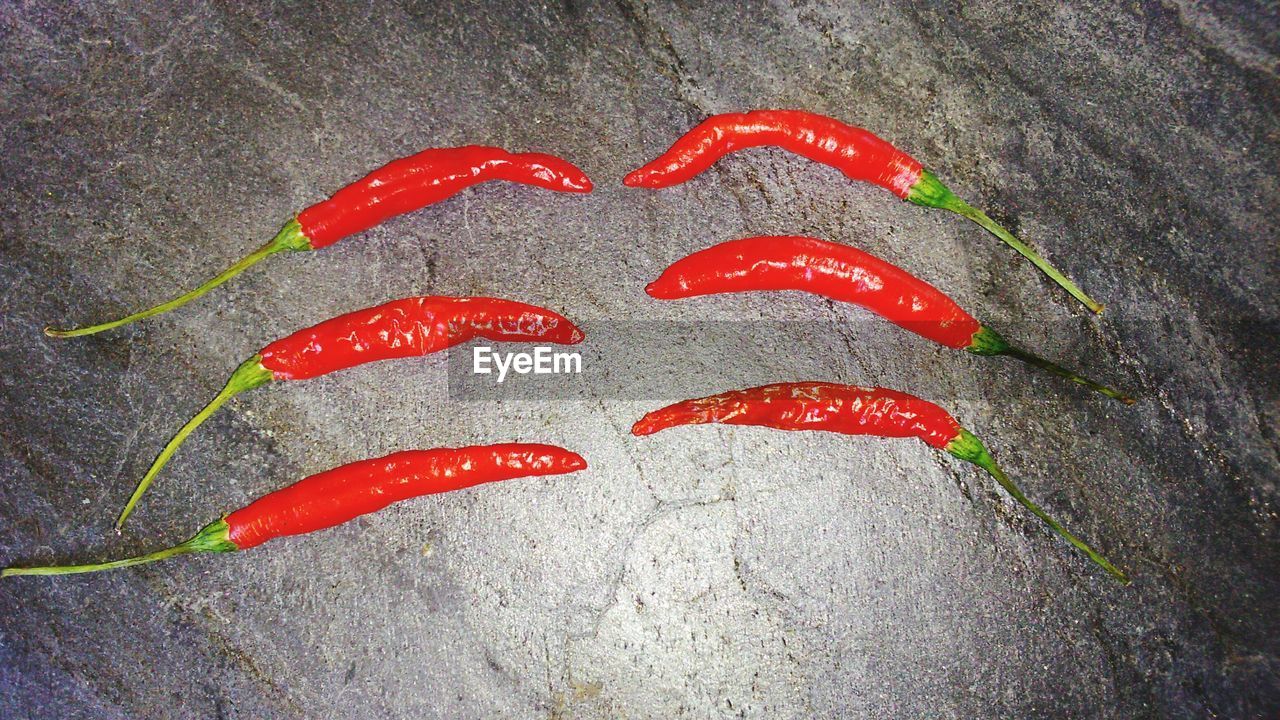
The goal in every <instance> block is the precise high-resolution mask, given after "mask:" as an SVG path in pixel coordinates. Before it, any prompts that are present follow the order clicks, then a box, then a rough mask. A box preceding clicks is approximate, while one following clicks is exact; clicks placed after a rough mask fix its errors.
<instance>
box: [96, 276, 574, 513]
mask: <svg viewBox="0 0 1280 720" xmlns="http://www.w3.org/2000/svg"><path fill="white" fill-rule="evenodd" d="M477 337H481V338H487V339H489V340H505V341H511V342H522V341H534V340H537V341H544V342H553V343H559V344H562V345H572V344H575V343H579V342H582V337H583V335H582V331H581V330H579V329H578V328H577V327H576V326H574V324H573V323H571V322H569V320H567V319H566V318H565V317H564V316H562V315H560V314H558V313H555V312H552V311H550V310H547V309H546V308H540V307H537V306H534V305H526V304H524V303H520V302H515V301H512V300H500V299H497V298H484V297H460V298H457V297H440V296H424V297H410V298H404V299H401V300H393V301H392V302H389V303H386V304H385V305H379V306H377V307H371V308H365V309H364V310H357V311H355V312H351V313H347V314H346V315H339V316H338V317H336V318H332V319H330V320H326V321H324V322H322V323H320V324H319V325H315V326H313V327H309V328H306V329H304V330H299V331H298V332H295V333H294V334H292V335H290V336H288V337H286V338H281V339H280V340H276V341H275V342H273V343H271V344H270V345H268V346H266V347H265V348H263V349H262V350H261V351H260V352H259V353H258V354H257V355H254V356H253V357H251V358H249V359H248V360H246V361H244V362H243V363H241V365H240V367H238V368H236V371H235V372H234V373H232V374H231V379H230V380H228V381H227V384H226V386H225V387H223V388H222V390H221V391H220V392H219V393H218V394H217V395H216V396H215V397H214V398H213V400H211V401H210V402H209V404H208V405H206V406H205V407H204V409H202V410H201V411H200V412H198V413H196V415H195V416H194V417H192V418H191V419H190V420H188V421H187V424H186V425H183V426H182V429H181V430H179V431H178V433H177V434H176V435H174V436H173V438H172V439H171V440H170V441H169V443H168V444H167V445H165V446H164V449H163V450H161V451H160V455H159V456H157V457H156V459H155V462H153V463H152V464H151V467H150V468H149V469H148V470H147V473H146V475H144V476H143V477H142V480H141V481H139V482H138V487H137V488H136V489H135V490H134V491H133V495H132V496H130V498H129V502H128V503H127V504H126V505H125V506H124V510H123V511H121V513H120V517H119V519H117V520H116V529H117V530H118V529H120V527H121V526H122V525H123V524H124V521H125V519H126V518H128V517H129V513H131V512H133V508H134V506H135V505H137V504H138V500H139V499H140V498H141V497H142V494H143V493H145V492H146V491H147V488H148V487H150V486H151V483H152V481H153V480H155V477H156V474H158V473H159V472H160V469H161V468H163V467H164V465H165V463H167V462H168V461H169V458H170V457H172V456H173V454H174V453H175V452H177V450H178V447H179V446H181V445H182V442H183V441H184V440H185V439H186V438H187V436H188V435H190V434H191V432H192V431H193V430H195V429H196V428H197V427H199V426H200V424H201V423H202V422H204V421H205V420H206V419H208V417H209V416H210V415H212V414H213V413H214V411H216V410H217V409H218V408H220V407H222V405H223V404H224V403H226V402H227V401H228V400H230V399H231V398H233V397H235V396H236V395H237V394H239V393H241V392H243V391H245V390H252V389H253V388H256V387H259V386H261V385H265V384H266V383H268V382H270V381H272V380H306V379H308V378H313V377H319V376H320V375H325V374H328V373H331V372H333V371H335V370H343V369H345V368H349V367H355V366H356V365H363V364H364V363H370V362H374V361H376V360H390V359H393V358H404V357H414V356H419V355H428V354H430V353H434V352H439V351H440V350H444V349H445V348H449V347H453V346H454V345H457V344H459V343H464V342H467V341H468V340H471V339H473V338H477Z"/></svg>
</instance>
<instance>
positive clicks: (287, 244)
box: [45, 145, 591, 337]
mask: <svg viewBox="0 0 1280 720" xmlns="http://www.w3.org/2000/svg"><path fill="white" fill-rule="evenodd" d="M492 180H506V181H509V182H515V183H522V184H524V185H533V186H535V187H540V188H545V189H547V190H556V191H559V192H572V193H585V192H591V180H590V179H588V178H587V176H586V174H585V173H583V172H582V171H581V170H579V169H578V168H577V167H576V166H574V165H573V164H572V163H570V162H568V161H566V160H562V159H560V158H558V157H555V156H554V155H545V154H542V153H510V152H507V151H506V150H503V149H502V148H497V147H487V146H484V145H467V146H465V147H456V148H430V149H427V150H423V151H422V152H420V153H418V154H417V155H410V156H409V157H406V158H401V159H399V160H393V161H391V162H390V163H387V164H386V165H384V166H382V167H380V168H378V169H377V170H374V171H373V172H371V173H369V174H368V175H366V176H364V177H363V178H361V179H359V180H357V181H355V182H353V183H351V184H350V185H347V186H346V187H344V188H342V189H341V190H339V191H338V192H336V193H334V194H333V195H332V196H330V197H329V199H327V200H323V201H321V202H318V203H316V204H315V205H312V206H311V207H309V208H307V209H306V210H303V211H302V212H300V213H298V215H297V216H296V217H295V218H294V219H292V220H290V221H289V222H287V223H285V226H284V228H283V229H282V230H280V233H279V234H278V235H276V237H275V238H274V239H272V240H271V242H269V243H267V244H266V245H263V246H262V247H260V248H258V249H257V250H255V251H254V252H252V253H250V254H249V255H247V256H246V257H244V258H243V259H242V260H240V261H239V262H237V263H236V264H234V265H232V266H231V267H229V268H227V269H226V270H224V271H223V272H222V273H221V274H219V275H218V276H216V277H214V278H213V279H211V280H209V281H208V282H206V283H204V284H203V285H201V286H199V287H197V288H196V289H194V290H191V291H190V292H187V293H184V294H182V295H180V296H178V297H176V298H174V299H173V300H170V301H168V302H166V303H162V304H160V305H157V306H155V307H153V308H149V309H147V310H143V311H141V312H137V313H134V314H132V315H129V316H127V317H123V318H120V319H119V320H113V321H111V322H105V323H100V324H98V325H91V326H88V327H82V328H76V329H74V330H54V329H52V328H45V334H47V335H49V336H51V337H76V336H79V335H91V334H93V333H97V332H102V331H103V330H110V329H112V328H117V327H120V326H121V325H126V324H128V323H131V322H134V321H136V320H142V319H144V318H149V317H151V316H153V315H159V314H160V313H163V312H167V311H169V310H172V309H174V308H177V307H181V306H182V305H185V304H187V303H188V302H190V301H192V300H194V299H196V298H198V297H200V296H201V295H204V294H205V293H207V292H209V291H210V290H212V289H213V288H215V287H217V286H219V285H221V284H223V283H224V282H226V281H228V280H230V279H231V278H233V277H235V276H236V275H239V274H240V273H242V272H244V271H245V270H246V269H247V268H249V267H251V266H253V265H255V264H257V263H258V262H260V261H262V260H263V259H265V258H267V257H269V256H271V255H274V254H276V253H278V252H284V251H286V250H289V251H304V250H319V249H320V248H322V247H326V246H329V245H332V244H333V243H335V242H337V241H339V240H341V239H343V238H345V237H348V236H350V235H354V234H355V233H358V232H363V231H365V230H368V229H369V228H371V227H374V226H375V225H378V224H379V223H382V222H383V221H385V220H388V219H390V218H392V217H395V216H396V215H402V214H404V213H408V212H413V211H414V210H418V209H421V208H423V207H426V206H427V205H430V204H432V203H436V202H440V201H441V200H444V199H446V198H448V197H451V196H453V195H455V194H457V193H458V192H461V191H462V190H465V189H466V188H468V187H471V186H472V185H476V184H479V183H483V182H489V181H492Z"/></svg>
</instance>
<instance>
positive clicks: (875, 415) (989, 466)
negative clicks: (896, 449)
mask: <svg viewBox="0 0 1280 720" xmlns="http://www.w3.org/2000/svg"><path fill="white" fill-rule="evenodd" d="M703 423H721V424H726V425H760V426H764V427H770V428H776V429H778V430H824V431H828V432H837V433H843V434H845V435H877V436H881V437H916V438H919V439H921V440H923V441H924V442H925V443H926V444H928V445H929V446H930V447H935V448H939V449H941V450H946V451H947V452H948V453H950V454H952V455H954V456H956V457H958V458H960V459H961V460H965V461H968V462H971V463H973V464H975V465H977V466H978V467H980V468H982V469H983V470H986V471H987V472H988V473H990V474H991V476H992V477H993V478H995V480H996V482H998V483H999V484H1000V486H1001V487H1003V488H1004V489H1005V491H1006V492H1008V493H1009V494H1010V495H1011V496H1013V498H1014V499H1015V500H1017V501H1018V502H1019V503H1021V504H1022V505H1023V506H1024V507H1026V508H1027V509H1028V510H1030V511H1031V512H1032V513H1034V514H1035V515H1036V517H1038V518H1040V519H1041V520H1043V521H1044V522H1045V523H1046V524H1047V525H1049V527H1050V528H1052V529H1053V530H1054V532H1056V533H1058V534H1059V535H1061V536H1062V537H1063V538H1065V539H1066V540H1067V542H1069V543H1071V544H1072V545H1074V546H1075V547H1076V548H1078V549H1079V550H1081V551H1082V552H1084V553H1085V554H1086V555H1088V556H1089V558H1090V559H1091V560H1093V561H1094V562H1095V563H1097V564H1098V565H1099V566H1100V567H1101V568H1103V569H1104V570H1106V571H1107V572H1108V573H1110V574H1111V575H1112V576H1114V577H1115V578H1117V579H1118V580H1120V581H1121V582H1123V583H1126V584H1127V583H1128V582H1129V578H1128V577H1127V576H1126V575H1125V574H1124V573H1123V572H1121V571H1120V570H1119V569H1118V568H1116V567H1115V566H1114V565H1112V564H1111V563H1110V562H1108V561H1107V559H1106V558H1105V557H1103V556H1102V555H1100V554H1098V553H1097V552H1096V551H1095V550H1094V549H1093V548H1091V547H1089V546H1088V545H1086V544H1085V542H1084V541H1083V540H1081V539H1080V538H1078V537H1076V536H1075V535H1072V534H1071V533H1070V532H1069V531H1067V529H1066V528H1064V527H1063V526H1062V525H1060V524H1059V523H1058V521H1056V520H1054V519H1053V518H1052V517H1050V516H1049V514H1048V513H1046V512H1045V511H1044V510H1042V509H1040V507H1039V506H1038V505H1036V504H1035V503H1033V502H1031V500H1029V499H1028V498H1027V496H1026V495H1024V494H1023V493H1022V491H1021V490H1020V489H1018V486H1017V485H1015V484H1014V483H1013V481H1012V480H1010V479H1009V477H1008V476H1007V475H1005V474H1004V471H1003V470H1001V469H1000V467H999V466H998V465H996V462H995V460H994V459H993V458H992V457H991V454H990V453H989V452H988V451H987V449H986V447H985V446H983V444H982V442H981V441H980V440H978V438H977V437H975V436H974V435H973V433H970V432H969V431H968V430H965V429H964V428H963V427H961V426H960V423H959V422H957V421H956V419H955V418H953V417H951V415H950V414H949V413H948V412H947V411H945V410H943V409H942V408H940V407H938V406H937V405H934V404H933V403H931V402H928V401H926V400H921V399H920V398H918V397H915V396H913V395H908V394H906V393H902V392H898V391H896V390H888V389H885V388H866V387H858V386H856V385H839V384H836V383H826V382H798V383H778V384H775V385H764V386H762V387H755V388H749V389H747V390H734V391H731V392H725V393H720V394H719V395H712V396H710V397H705V398H698V399H695V400H684V401H682V402H678V403H675V404H673V405H668V406H667V407H664V408H662V409H660V410H655V411H653V412H651V413H649V414H647V415H645V416H644V417H643V418H641V419H640V420H639V421H638V422H637V423H636V424H635V425H634V426H633V427H632V428H631V432H632V434H634V435H652V434H653V433H656V432H659V431H661V430H666V429H667V428H672V427H676V426H679V425H698V424H703Z"/></svg>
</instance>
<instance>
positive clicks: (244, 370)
mask: <svg viewBox="0 0 1280 720" xmlns="http://www.w3.org/2000/svg"><path fill="white" fill-rule="evenodd" d="M261 361H262V356H261V355H254V356H253V357H251V358H249V359H248V360H246V361H244V362H243V363H241V364H240V367H238V368H236V371H235V372H234V373H232V374H231V379H230V380H228V381H227V384H226V385H225V386H224V387H223V388H222V390H220V391H218V394H217V395H215V396H214V398H213V400H210V401H209V404H208V405H205V406H204V408H203V409H201V410H200V412H198V413H196V414H195V417H192V418H191V419H190V420H188V421H187V423H186V424H185V425H183V426H182V429H180V430H178V432H177V434H175V435H174V436H173V438H171V439H170V440H169V442H168V444H166V445H165V446H164V449H163V450H161V451H160V454H159V455H157V456H156V459H155V461H154V462H152V463H151V467H150V468H148V469H147V474H146V475H143V476H142V480H140V481H138V486H137V487H136V488H134V490H133V494H132V495H130V496H129V502H128V503H126V504H125V506H124V510H121V511H120V517H119V518H117V519H116V531H117V532H118V531H119V530H120V528H121V527H123V526H124V521H125V519H127V518H128V517H129V514H130V513H132V512H133V508H134V506H136V505H137V504H138V501H139V500H140V499H142V494H143V493H145V492H146V491H147V488H149V487H151V483H152V482H154V481H155V478H156V475H157V474H159V472H160V469H161V468H163V467H164V466H165V463H167V462H169V458H171V457H173V454H174V453H175V452H177V451H178V447H179V446H181V445H182V442H183V441H184V440H186V439H187V436H188V435H190V434H191V432H192V431H193V430H195V429H196V428H197V427H199V426H200V424H201V423H203V422H204V421H205V420H207V419H208V418H209V416H210V415H212V414H213V413H214V412H215V411H216V410H217V409H218V408H220V407H222V406H223V404H225V403H226V402H227V401H228V400H230V399H231V398H233V397H235V396H236V395H237V394H239V393H241V392H243V391H245V390H252V389H253V388H256V387H258V386H260V385H263V384H265V383H267V382H269V381H270V380H271V371H270V370H267V369H266V368H264V367H262V364H261Z"/></svg>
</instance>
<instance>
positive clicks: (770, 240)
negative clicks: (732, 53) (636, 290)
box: [645, 236, 1134, 405]
mask: <svg viewBox="0 0 1280 720" xmlns="http://www.w3.org/2000/svg"><path fill="white" fill-rule="evenodd" d="M753 290H801V291H804V292H810V293H814V294H816V295H821V296H823V297H828V298H831V299H832V300H839V301H841V302H847V303H853V304H854V305H858V306H860V307H864V308H866V309H868V310H870V311H871V312H873V313H875V314H877V315H880V316H881V317H883V318H885V319H887V320H888V321H889V322H892V323H893V324H895V325H897V326H899V327H902V328H905V329H907V330H910V331H911V332H913V333H915V334H917V335H920V336H922V337H925V338H928V339H930V340H932V341H934V342H936V343H939V344H941V345H946V346H947V347H952V348H963V349H965V350H968V351H969V352H971V353H974V354H976V355H1005V356H1008V357H1013V358H1017V359H1019V360H1021V361H1023V362H1025V363H1029V364H1031V365H1034V366H1036V367H1039V368H1043V369H1045V370H1048V371H1049V372H1051V373H1054V374H1055V375H1060V376H1061V377H1064V378H1067V379H1068V380H1070V381H1072V382H1075V383H1079V384H1080V385H1084V386H1085V387H1087V388H1091V389H1093V390H1096V391H1098V392H1100V393H1102V394H1103V395H1106V396H1107V397H1111V398H1115V399H1116V400H1119V401H1120V402H1122V403H1125V404H1126V405H1132V404H1133V402H1134V400H1133V398H1131V397H1129V396H1127V395H1125V394H1124V393H1121V392H1119V391H1117V390H1114V389H1112V388H1109V387H1107V386H1105V385H1101V384H1099V383H1096V382H1094V381H1092V380H1089V379H1088V378H1084V377H1081V376H1079V375H1077V374H1075V373H1074V372H1071V371H1070V370H1067V369H1065V368H1063V367H1060V366H1058V365H1055V364H1054V363H1051V362H1049V361H1048V360H1045V359H1044V358H1042V357H1039V356H1038V355H1033V354H1031V353H1029V352H1026V351H1025V350H1021V349H1019V348H1016V347H1013V346H1011V345H1010V344H1009V343H1008V342H1007V341H1006V340H1005V339H1004V338H1003V337H1001V336H1000V335H999V334H998V333H997V332H996V331H994V330H992V329H991V328H989V327H986V326H984V325H982V324H980V323H979V322H978V321H977V320H975V319H974V318H973V316H972V315H970V314H969V313H967V312H965V311H964V309H963V308H961V307H960V306H959V305H957V304H956V302H955V301H954V300H952V299H951V298H949V297H947V296H946V295H945V294H943V293H942V291H940V290H938V289H937V288H935V287H933V286H932V285H930V284H929V283H927V282H925V281H923V280H921V279H919V278H917V277H915V276H914V275H911V274H910V273H908V272H907V271H906V270H903V269H902V268H900V267H897V266H896V265H891V264H889V263H887V262H885V261H884V260H881V259H880V258H878V257H876V256H874V255H871V254H869V253H866V252H863V251H861V250H859V249H857V248H855V247H850V246H848V245H840V244H838V243H833V242H829V241H827V240H819V239H817V238H811V237H796V236H765V237H751V238H743V239H741V240H730V241H728V242H724V243H720V244H719V245H713V246H712V247H709V248H707V249H705V250H699V251H698V252H695V253H693V254H692V255H689V256H687V257H685V258H682V259H680V260H677V261H676V262H675V263H673V264H672V265H671V267H668V268H667V269H666V270H665V271H663V273H662V276H661V277H659V278H658V279H657V280H655V281H653V282H652V283H649V286H648V287H646V288H645V292H647V293H649V294H650V295H652V296H653V297H655V298H658V299H660V300H674V299H678V298H688V297H695V296H698V295H714V294H718V293H732V292H750V291H753Z"/></svg>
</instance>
